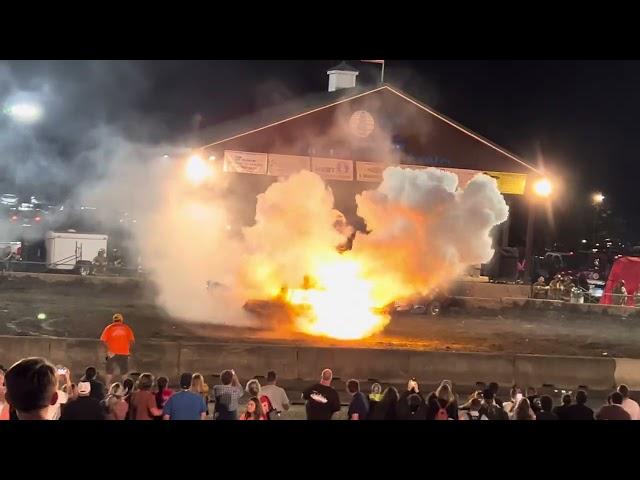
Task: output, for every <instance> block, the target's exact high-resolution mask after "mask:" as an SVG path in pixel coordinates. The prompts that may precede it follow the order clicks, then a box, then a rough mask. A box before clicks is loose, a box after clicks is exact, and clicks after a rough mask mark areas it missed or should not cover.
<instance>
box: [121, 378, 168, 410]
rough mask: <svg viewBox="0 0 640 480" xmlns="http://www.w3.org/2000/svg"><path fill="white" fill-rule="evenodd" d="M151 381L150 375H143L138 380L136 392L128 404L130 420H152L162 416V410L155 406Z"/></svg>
mask: <svg viewBox="0 0 640 480" xmlns="http://www.w3.org/2000/svg"><path fill="white" fill-rule="evenodd" d="M153 380H154V379H153V375H151V374H150V373H143V374H142V375H140V378H138V391H136V392H133V395H131V400H130V403H129V408H130V409H131V410H132V412H131V416H130V418H131V419H132V420H153V419H154V417H158V416H160V415H162V410H160V409H159V408H158V406H157V405H156V397H155V395H154V394H153V392H152V391H151V388H152V387H153Z"/></svg>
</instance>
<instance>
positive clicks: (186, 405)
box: [162, 372, 207, 420]
mask: <svg viewBox="0 0 640 480" xmlns="http://www.w3.org/2000/svg"><path fill="white" fill-rule="evenodd" d="M192 377H193V375H192V374H191V373H189V372H185V373H183V374H182V376H181V377H180V391H179V392H177V393H174V394H173V395H171V397H169V400H167V403H165V404H164V408H163V412H162V413H163V415H162V418H163V419H164V420H204V419H206V418H207V405H206V404H205V402H204V399H203V398H202V396H201V395H198V394H197V393H194V392H192V391H191V390H190V388H191V378H192Z"/></svg>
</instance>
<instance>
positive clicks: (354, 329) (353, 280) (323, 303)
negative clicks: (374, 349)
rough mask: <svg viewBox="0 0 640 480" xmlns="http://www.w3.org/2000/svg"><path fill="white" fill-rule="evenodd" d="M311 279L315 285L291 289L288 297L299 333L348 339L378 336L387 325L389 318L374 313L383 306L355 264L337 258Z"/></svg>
mask: <svg viewBox="0 0 640 480" xmlns="http://www.w3.org/2000/svg"><path fill="white" fill-rule="evenodd" d="M310 276H311V277H312V278H313V280H314V281H315V283H316V285H314V286H313V287H312V288H307V289H294V290H291V291H290V292H289V294H288V298H287V300H288V302H289V303H290V304H292V305H294V306H297V307H298V308H296V313H297V314H298V315H297V317H296V319H295V320H296V324H297V325H296V326H297V328H298V329H299V330H301V331H303V332H305V333H308V334H311V335H323V336H329V337H333V338H338V339H342V340H349V339H358V338H364V337H368V336H370V335H373V334H375V333H378V332H380V331H381V330H382V329H383V328H384V327H385V326H386V325H387V324H388V323H389V320H390V318H389V315H387V314H385V313H380V312H376V310H378V309H380V308H382V307H383V306H384V305H383V304H382V299H380V298H376V297H375V295H374V293H375V290H376V289H375V285H374V283H373V282H372V281H370V280H367V279H365V278H364V277H363V275H362V268H361V265H360V264H359V263H358V262H357V261H355V260H353V259H349V258H347V257H344V256H340V255H338V256H336V258H335V259H332V260H330V261H328V262H326V263H323V264H321V265H319V266H318V267H317V268H316V270H315V272H313V274H312V275H310Z"/></svg>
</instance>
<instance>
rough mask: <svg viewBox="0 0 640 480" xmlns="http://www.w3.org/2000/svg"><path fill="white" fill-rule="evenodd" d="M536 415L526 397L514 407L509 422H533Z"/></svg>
mask: <svg viewBox="0 0 640 480" xmlns="http://www.w3.org/2000/svg"><path fill="white" fill-rule="evenodd" d="M535 419H536V415H535V414H534V413H533V410H531V403H529V400H528V399H527V397H522V398H521V399H520V401H519V402H518V405H516V408H515V410H514V412H513V416H512V418H511V420H535Z"/></svg>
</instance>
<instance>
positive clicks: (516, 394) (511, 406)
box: [502, 385, 523, 416]
mask: <svg viewBox="0 0 640 480" xmlns="http://www.w3.org/2000/svg"><path fill="white" fill-rule="evenodd" d="M510 395H511V401H510V402H504V403H503V404H502V408H504V411H505V412H507V413H508V414H509V416H511V415H512V414H513V412H515V410H516V407H517V406H518V403H519V402H520V400H522V396H523V395H522V390H520V388H518V386H517V385H514V386H513V387H511V392H510Z"/></svg>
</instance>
